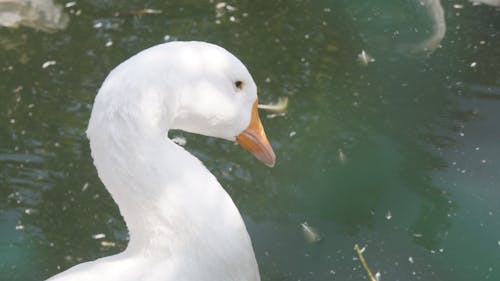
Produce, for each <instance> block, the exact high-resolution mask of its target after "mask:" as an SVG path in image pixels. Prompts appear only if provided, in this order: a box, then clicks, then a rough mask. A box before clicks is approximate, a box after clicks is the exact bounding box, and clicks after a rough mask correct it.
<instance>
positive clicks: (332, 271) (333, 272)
mask: <svg viewBox="0 0 500 281" xmlns="http://www.w3.org/2000/svg"><path fill="white" fill-rule="evenodd" d="M499 242H500V241H499ZM335 273H336V272H335V270H333V269H332V270H330V274H331V275H335Z"/></svg>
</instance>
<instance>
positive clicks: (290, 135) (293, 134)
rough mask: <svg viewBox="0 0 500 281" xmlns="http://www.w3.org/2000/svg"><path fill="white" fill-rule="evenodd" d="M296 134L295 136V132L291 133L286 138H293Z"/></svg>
mask: <svg viewBox="0 0 500 281" xmlns="http://www.w3.org/2000/svg"><path fill="white" fill-rule="evenodd" d="M296 134H297V132H295V131H291V132H290V134H288V136H289V137H293V136H295V135H296Z"/></svg>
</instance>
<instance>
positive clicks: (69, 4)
mask: <svg viewBox="0 0 500 281" xmlns="http://www.w3.org/2000/svg"><path fill="white" fill-rule="evenodd" d="M74 6H76V1H71V2H68V3H66V4H65V5H64V7H66V8H71V7H74Z"/></svg>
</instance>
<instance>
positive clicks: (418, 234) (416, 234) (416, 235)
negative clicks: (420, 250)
mask: <svg viewBox="0 0 500 281" xmlns="http://www.w3.org/2000/svg"><path fill="white" fill-rule="evenodd" d="M423 236H424V235H423V234H422V233H413V237H415V238H421V237H423Z"/></svg>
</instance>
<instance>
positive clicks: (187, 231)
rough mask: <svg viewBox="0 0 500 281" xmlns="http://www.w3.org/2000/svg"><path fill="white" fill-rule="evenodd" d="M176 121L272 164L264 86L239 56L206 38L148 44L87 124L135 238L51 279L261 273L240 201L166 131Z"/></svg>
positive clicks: (242, 277) (106, 89) (99, 100)
mask: <svg viewBox="0 0 500 281" xmlns="http://www.w3.org/2000/svg"><path fill="white" fill-rule="evenodd" d="M235 82H242V83H241V84H240V83H237V84H236V83H235ZM240 85H242V87H241V88H240V87H238V86H240ZM174 128H175V129H182V130H185V131H188V132H193V133H198V134H204V135H208V136H214V137H220V138H225V139H228V140H233V141H234V140H237V141H238V142H239V143H240V144H241V145H242V146H243V147H245V148H246V149H247V150H249V151H251V152H252V153H253V154H254V155H255V156H256V157H257V158H258V159H259V160H261V161H263V162H264V163H266V164H267V165H269V166H273V165H274V159H275V156H274V153H273V151H272V148H271V146H270V145H269V142H268V141H267V138H266V136H265V133H264V131H263V129H262V125H261V122H260V120H259V118H258V114H257V87H256V85H255V83H254V81H253V79H252V77H251V75H250V74H249V73H248V71H247V69H246V68H245V66H244V65H243V64H242V63H241V62H240V61H239V60H238V59H237V58H236V57H234V56H233V55H231V54H230V53H229V52H227V51H226V50H224V49H223V48H221V47H218V46H215V45H212V44H208V43H203V42H172V43H166V44H162V45H158V46H155V47H152V48H149V49H147V50H145V51H142V52H141V53H139V54H137V55H135V56H133V57H132V58H130V59H128V60H127V61H125V62H123V63H122V64H120V65H119V66H118V67H116V68H115V69H114V70H113V71H112V72H111V73H110V74H109V76H108V77H107V78H106V80H105V81H104V83H103V85H102V87H101V89H100V90H99V93H98V94H97V97H96V99H95V103H94V107H93V110H92V115H91V118H90V122H89V127H88V129H87V135H88V138H89V140H90V146H91V151H92V157H93V159H94V164H95V166H96V168H97V171H98V174H99V177H100V178H101V180H102V182H103V183H104V185H105V186H106V188H107V189H108V191H109V192H110V193H111V195H112V197H113V199H114V200H115V201H116V203H117V204H118V206H119V209H120V212H121V214H122V216H123V218H124V220H125V222H126V224H127V227H128V230H129V235H130V242H129V245H128V247H127V249H126V250H125V251H124V252H122V253H120V254H117V255H114V256H110V257H105V258H101V259H98V260H95V261H91V262H86V263H83V264H79V265H77V266H74V267H72V268H70V269H69V270H67V271H65V272H62V273H60V274H58V275H56V276H54V277H52V278H50V279H49V280H50V281H70V280H71V281H84V280H85V281H91V280H92V281H93V280H100V281H115V280H116V281H132V280H134V281H138V280H143V281H168V280H175V281H180V280H183V281H202V280H209V281H212V280H213V281H226V280H227V281H229V280H231V281H258V280H260V277H259V271H258V267H257V263H256V260H255V255H254V252H253V249H252V244H251V241H250V237H249V235H248V233H247V230H246V228H245V225H244V223H243V220H242V218H241V216H240V214H239V212H238V210H237V208H236V206H235V205H234V203H233V201H232V200H231V198H230V197H229V195H228V194H227V193H226V192H225V190H224V189H223V188H222V187H221V186H220V184H219V183H218V182H217V180H216V178H215V177H214V176H213V175H212V174H210V172H209V171H208V170H207V169H206V168H205V167H204V166H203V164H202V163H201V162H200V161H199V160H198V159H196V158H195V157H194V156H192V155H191V154H189V153H188V152H187V151H185V150H184V148H182V147H180V146H178V145H177V144H175V143H174V142H172V141H171V140H169V139H168V138H167V131H168V130H169V129H174Z"/></svg>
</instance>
